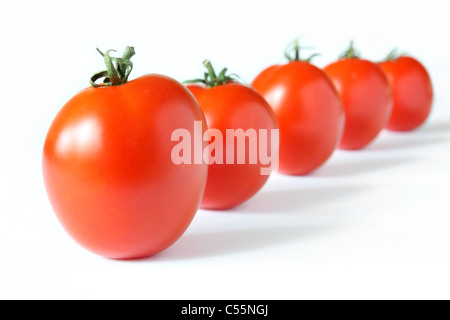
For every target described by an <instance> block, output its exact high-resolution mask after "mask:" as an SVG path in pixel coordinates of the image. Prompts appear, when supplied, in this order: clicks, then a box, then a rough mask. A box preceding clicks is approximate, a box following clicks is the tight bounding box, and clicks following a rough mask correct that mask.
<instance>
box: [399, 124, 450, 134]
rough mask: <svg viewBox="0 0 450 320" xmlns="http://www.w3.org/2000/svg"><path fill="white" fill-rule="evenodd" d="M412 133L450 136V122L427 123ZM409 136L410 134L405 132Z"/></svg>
mask: <svg viewBox="0 0 450 320" xmlns="http://www.w3.org/2000/svg"><path fill="white" fill-rule="evenodd" d="M394 133H395V132H394ZM412 133H425V134H449V133H450V122H449V121H435V122H432V123H425V124H424V125H423V126H422V127H419V128H417V130H415V131H412ZM405 134H408V132H405Z"/></svg>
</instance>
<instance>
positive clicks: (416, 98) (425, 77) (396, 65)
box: [378, 50, 433, 131]
mask: <svg viewBox="0 0 450 320" xmlns="http://www.w3.org/2000/svg"><path fill="white" fill-rule="evenodd" d="M378 65H379V66H380V67H381V69H383V71H384V73H385V74H386V76H387V78H388V80H389V84H390V85H391V88H392V95H393V101H394V104H393V108H392V113H391V116H390V118H389V122H388V124H387V126H386V128H387V129H388V130H391V131H411V130H414V129H416V128H418V127H420V126H421V125H422V124H423V123H424V122H425V121H426V120H427V118H428V116H429V115H430V113H431V108H432V104H433V87H432V83H431V78H430V75H429V74H428V71H427V70H426V69H425V67H424V65H423V64H422V63H420V62H419V61H418V60H416V59H415V58H413V57H410V56H407V55H400V54H398V53H397V50H393V51H392V52H391V53H390V54H389V55H388V56H387V58H386V59H385V61H383V62H381V63H379V64H378Z"/></svg>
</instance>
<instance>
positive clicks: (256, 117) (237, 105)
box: [187, 61, 278, 210]
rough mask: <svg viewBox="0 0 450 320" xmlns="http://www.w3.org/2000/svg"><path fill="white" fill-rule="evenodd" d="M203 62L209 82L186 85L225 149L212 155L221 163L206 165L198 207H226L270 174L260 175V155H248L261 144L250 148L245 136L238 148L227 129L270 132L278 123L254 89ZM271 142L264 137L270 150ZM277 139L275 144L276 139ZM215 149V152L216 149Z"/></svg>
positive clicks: (240, 200) (245, 197)
mask: <svg viewBox="0 0 450 320" xmlns="http://www.w3.org/2000/svg"><path fill="white" fill-rule="evenodd" d="M204 64H205V66H207V68H208V70H209V76H210V78H211V79H210V80H209V81H208V80H207V78H206V79H205V81H201V82H203V83H205V84H206V86H205V85H198V84H189V85H187V87H188V89H189V90H190V91H191V92H192V93H193V94H194V95H195V97H196V98H197V100H198V102H199V103H200V107H201V108H202V110H203V112H204V114H205V117H206V122H207V124H208V128H209V130H218V132H219V133H220V134H221V136H222V137H224V141H223V145H224V148H223V150H222V154H221V155H220V156H219V155H217V154H215V157H220V158H221V159H223V161H221V162H222V163H217V162H216V163H211V164H210V165H209V171H208V179H207V183H206V190H205V194H204V196H203V199H202V202H201V208H204V209H214V210H222V209H229V208H232V207H235V206H237V205H239V204H242V203H243V202H245V201H246V200H248V199H250V198H251V197H252V196H253V195H255V194H256V193H257V192H258V191H259V190H260V189H261V188H262V187H263V186H264V184H265V183H266V181H267V180H268V178H269V175H268V174H262V171H261V169H262V168H265V167H267V166H266V164H264V163H262V161H261V158H260V157H258V159H257V161H256V162H255V163H253V164H252V163H251V161H250V158H251V157H252V156H254V154H250V153H251V152H257V151H260V150H261V149H260V146H257V148H256V149H253V150H252V148H250V145H251V144H252V141H251V140H252V139H249V138H248V139H247V138H246V143H245V150H242V148H241V150H240V149H239V148H238V144H237V143H236V140H235V139H234V138H233V139H229V138H228V135H227V132H228V131H230V130H231V131H234V130H240V129H242V130H243V131H244V132H248V130H254V132H257V133H259V130H260V129H261V130H267V131H271V130H272V129H277V128H278V126H277V121H276V118H275V115H274V114H273V112H272V110H271V109H270V106H269V105H268V104H267V102H266V101H265V100H264V98H263V97H261V96H260V95H259V94H258V93H257V92H256V91H254V90H253V89H252V88H250V87H248V86H245V85H242V84H239V83H237V82H234V81H232V79H231V78H229V77H227V76H225V72H226V69H224V70H223V71H222V72H221V73H220V75H219V76H218V77H217V76H216V74H215V72H214V70H213V69H212V66H211V64H210V62H209V61H205V62H204ZM268 134H270V132H268ZM227 138H228V139H227ZM259 139H261V137H259ZM216 140H217V138H216ZM260 141H261V140H259V142H260ZM271 141H272V139H268V140H267V148H269V150H270V149H272V148H273V147H274V148H276V146H274V145H273V144H272V142H271ZM216 142H217V141H216ZM253 142H254V141H253ZM276 142H277V144H278V141H276ZM230 144H234V148H233V149H234V156H233V157H232V160H233V161H232V163H229V161H227V159H228V158H229V154H228V151H229V148H230ZM275 151H277V150H275ZM275 151H273V152H275ZM215 152H216V153H217V152H218V150H215ZM242 152H245V161H244V163H242V164H239V163H238V162H239V161H238V155H239V153H242ZM273 155H274V154H272V156H273Z"/></svg>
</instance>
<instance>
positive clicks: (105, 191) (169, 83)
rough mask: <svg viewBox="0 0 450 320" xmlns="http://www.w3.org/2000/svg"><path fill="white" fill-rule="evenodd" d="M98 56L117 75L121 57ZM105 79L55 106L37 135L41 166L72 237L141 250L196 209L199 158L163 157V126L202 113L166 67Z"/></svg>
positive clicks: (164, 239) (108, 251)
mask: <svg viewBox="0 0 450 320" xmlns="http://www.w3.org/2000/svg"><path fill="white" fill-rule="evenodd" d="M127 50H128V51H130V50H133V49H132V48H127ZM133 52H134V51H133ZM133 52H132V53H133ZM132 53H131V54H130V53H129V56H131V55H132ZM124 56H126V54H125V55H124ZM114 59H115V60H114ZM116 60H117V61H116ZM106 61H109V62H110V63H111V61H112V62H114V61H116V66H115V67H113V66H111V65H109V66H108V69H109V70H110V69H113V70H114V71H113V72H114V73H115V76H117V75H119V76H120V77H119V80H120V81H121V82H124V81H122V80H124V79H126V78H127V76H128V74H127V73H128V72H124V70H126V69H127V68H128V67H129V66H128V65H127V64H130V63H129V61H123V60H121V58H111V57H110V56H109V53H106V54H105V62H106ZM116 69H117V70H116ZM128 70H129V69H128ZM109 73H110V72H108V74H109ZM106 74H107V72H104V73H101V74H99V75H100V76H105V75H106ZM100 76H97V77H96V78H94V80H95V79H97V78H98V77H100ZM116 78H117V77H116ZM114 79H115V78H114V77H113V76H108V77H107V78H106V79H105V83H106V84H113V86H105V87H100V88H92V87H91V88H87V89H85V90H83V91H81V92H80V93H78V94H77V95H75V96H74V97H73V98H72V99H70V101H68V102H67V104H66V105H65V106H64V107H63V108H62V110H61V111H60V112H59V114H58V115H57V117H56V118H55V119H54V121H53V123H52V125H51V127H50V129H49V132H48V135H47V138H46V141H45V146H44V151H43V176H44V181H45V186H46V189H47V192H48V196H49V199H50V202H51V204H52V206H53V208H54V211H55V213H56V215H57V217H58V219H59V221H60V222H61V224H62V225H63V227H64V228H65V230H66V231H67V232H68V233H69V234H70V235H71V236H72V237H73V238H74V239H75V240H76V241H77V242H78V243H79V244H80V245H82V246H83V247H85V248H86V249H88V250H90V251H92V252H94V253H96V254H98V255H101V256H104V257H108V258H115V259H133V258H142V257H147V256H150V255H153V254H156V253H158V252H160V251H162V250H164V249H166V248H167V247H169V246H170V245H171V244H172V243H174V242H175V241H176V240H177V239H178V238H179V237H180V236H181V235H182V234H183V233H184V231H185V230H186V228H187V227H188V226H189V224H190V223H191V220H192V219H193V217H194V215H195V213H196V212H197V210H198V207H199V204H200V200H201V197H202V195H203V191H204V188H205V185H206V176H207V165H206V164H198V165H194V164H193V165H183V166H179V165H175V164H174V163H172V161H171V148H172V147H173V144H174V143H172V142H171V134H172V132H173V131H174V130H175V129H178V128H185V129H186V130H189V131H190V132H192V131H193V129H194V126H193V124H194V121H203V122H204V123H205V120H204V116H203V114H202V112H201V109H200V108H199V106H198V103H197V102H196V101H195V99H194V98H193V97H192V95H191V94H190V92H189V91H188V90H186V88H185V87H184V86H183V85H182V84H180V83H178V82H177V81H175V80H173V79H171V78H169V77H166V76H162V75H146V76H143V77H140V78H137V79H135V80H132V81H130V82H127V83H123V84H120V83H114V81H116V80H117V79H116V80H114ZM116 84H117V85H116ZM204 127H206V123H205V125H204Z"/></svg>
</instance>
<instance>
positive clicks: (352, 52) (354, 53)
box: [339, 40, 360, 59]
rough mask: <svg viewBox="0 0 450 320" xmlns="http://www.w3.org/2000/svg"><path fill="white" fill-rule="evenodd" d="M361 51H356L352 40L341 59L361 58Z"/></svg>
mask: <svg viewBox="0 0 450 320" xmlns="http://www.w3.org/2000/svg"><path fill="white" fill-rule="evenodd" d="M359 57H360V53H359V52H358V51H356V49H355V46H354V42H353V40H352V41H350V46H349V47H348V49H347V50H346V51H344V52H343V53H342V54H341V55H340V56H339V58H340V59H359Z"/></svg>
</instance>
